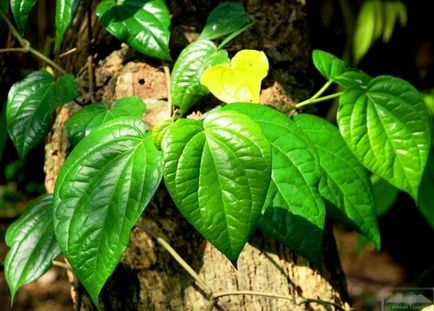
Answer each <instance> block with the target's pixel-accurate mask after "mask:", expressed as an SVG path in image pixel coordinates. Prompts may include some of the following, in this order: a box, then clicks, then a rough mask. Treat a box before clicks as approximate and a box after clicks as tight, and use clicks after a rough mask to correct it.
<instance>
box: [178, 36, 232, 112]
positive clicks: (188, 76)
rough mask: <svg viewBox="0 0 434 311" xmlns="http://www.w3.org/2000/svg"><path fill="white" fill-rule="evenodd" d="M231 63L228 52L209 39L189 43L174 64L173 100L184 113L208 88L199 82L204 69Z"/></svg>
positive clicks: (206, 92)
mask: <svg viewBox="0 0 434 311" xmlns="http://www.w3.org/2000/svg"><path fill="white" fill-rule="evenodd" d="M222 63H229V57H228V53H227V52H226V51H224V50H218V49H217V47H216V46H215V44H214V43H213V42H211V41H208V40H198V41H195V42H193V43H191V44H189V45H188V46H187V47H186V48H185V49H184V50H182V52H181V54H179V57H178V59H177V60H176V62H175V65H174V66H173V70H172V75H171V79H170V89H171V91H170V92H171V94H172V102H173V104H174V105H175V106H177V107H179V113H180V114H181V115H182V114H184V113H185V112H187V111H188V110H189V109H190V108H191V107H192V106H193V105H195V104H196V103H197V102H198V101H199V100H200V99H201V98H202V96H204V95H207V94H208V89H207V88H206V87H204V86H202V85H201V84H200V82H199V79H200V77H201V76H202V73H203V71H204V70H205V69H206V68H208V67H210V66H213V65H216V64H222Z"/></svg>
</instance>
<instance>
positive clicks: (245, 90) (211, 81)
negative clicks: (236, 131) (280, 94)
mask: <svg viewBox="0 0 434 311" xmlns="http://www.w3.org/2000/svg"><path fill="white" fill-rule="evenodd" d="M268 67H269V66H268V59H267V56H265V53H264V52H260V51H255V50H241V51H239V52H238V53H237V54H235V56H234V57H233V58H232V60H231V63H230V64H219V65H215V66H212V67H209V68H207V69H206V70H205V71H204V73H203V75H202V77H201V78H200V83H202V84H203V85H205V86H206V87H207V88H208V90H209V91H210V92H211V93H212V94H213V95H214V96H215V97H217V98H218V99H220V100H221V101H223V102H225V103H232V102H237V101H238V102H258V101H259V93H260V91H261V82H262V79H264V78H265V77H266V76H267V73H268Z"/></svg>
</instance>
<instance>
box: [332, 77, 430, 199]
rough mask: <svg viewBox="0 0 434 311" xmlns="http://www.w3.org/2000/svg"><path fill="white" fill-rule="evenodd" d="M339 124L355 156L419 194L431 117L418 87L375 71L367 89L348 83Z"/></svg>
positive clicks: (394, 182) (342, 101)
mask: <svg viewBox="0 0 434 311" xmlns="http://www.w3.org/2000/svg"><path fill="white" fill-rule="evenodd" d="M339 103H340V105H339V110H338V116H337V117H338V124H339V129H340V131H341V134H342V136H343V137H344V139H345V141H346V142H347V144H348V146H349V147H350V149H351V150H352V152H353V153H354V154H355V155H356V157H357V158H358V159H359V161H360V162H361V163H362V164H363V165H364V166H365V167H366V168H368V169H369V170H370V171H372V172H373V173H375V174H377V175H378V176H380V177H381V178H384V179H385V180H387V181H388V182H390V183H391V184H392V185H394V186H395V187H397V188H398V189H401V190H403V191H406V192H408V193H409V194H411V195H412V196H413V198H415V199H416V198H417V192H418V188H419V183H420V180H421V178H422V174H423V171H424V168H425V164H426V161H427V157H428V152H429V148H430V140H431V135H430V134H431V133H430V128H431V124H430V119H429V115H428V111H427V108H426V107H425V103H424V102H423V99H422V97H421V95H420V94H419V92H418V91H417V90H416V89H415V88H413V87H412V86H411V85H410V84H409V83H408V82H406V81H404V80H401V79H398V78H395V77H390V76H379V77H376V78H374V79H372V80H371V82H369V84H368V86H367V89H366V90H363V89H360V88H358V89H355V88H349V89H346V90H345V91H344V92H343V94H342V95H341V96H340V98H339Z"/></svg>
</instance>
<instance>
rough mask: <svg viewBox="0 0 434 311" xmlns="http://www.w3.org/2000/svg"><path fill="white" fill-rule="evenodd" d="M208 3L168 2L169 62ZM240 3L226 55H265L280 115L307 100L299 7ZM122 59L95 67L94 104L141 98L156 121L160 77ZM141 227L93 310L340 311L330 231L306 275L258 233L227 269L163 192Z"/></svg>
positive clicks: (269, 93) (52, 149)
mask: <svg viewBox="0 0 434 311" xmlns="http://www.w3.org/2000/svg"><path fill="white" fill-rule="evenodd" d="M217 2H218V1H202V0H191V1H187V0H179V1H171V4H170V6H171V12H172V14H173V16H172V27H173V33H174V35H173V37H172V42H173V44H172V45H173V46H174V49H173V50H172V52H174V53H173V54H176V52H177V51H176V49H177V48H179V49H180V48H182V46H185V45H186V44H187V43H188V41H189V40H192V39H195V37H196V36H197V33H198V30H200V29H201V28H202V27H203V24H204V22H205V17H206V16H207V14H208V12H209V11H210V10H211V8H212V7H214V6H215V5H216V3H217ZM241 2H242V3H243V4H244V6H245V8H246V9H247V10H248V11H249V13H250V14H251V15H252V16H253V17H254V19H255V20H256V21H257V24H256V26H255V27H253V28H252V29H251V30H249V31H247V32H246V33H244V34H242V35H241V36H240V37H238V38H237V39H236V40H234V42H233V43H232V44H231V45H230V46H229V47H228V48H229V49H230V50H231V51H237V50H240V49H246V48H250V49H258V50H264V51H265V52H266V54H267V56H268V57H269V59H270V64H271V70H270V74H269V77H268V78H267V79H266V81H265V82H264V85H263V86H265V89H264V91H263V92H262V94H261V101H262V102H264V103H266V104H269V105H273V106H275V107H277V108H278V109H280V110H281V111H285V107H286V106H288V105H292V104H293V103H294V102H295V101H298V100H301V99H305V98H307V96H308V94H309V91H310V90H309V86H310V85H311V81H310V80H309V78H308V74H307V73H308V69H309V68H308V66H309V65H308V64H309V63H310V49H309V38H308V29H307V24H306V12H305V1H304V0H274V1H271V0H269V1H266V0H245V1H241ZM178 52H179V51H178ZM125 55H126V50H125V49H123V50H121V51H117V52H115V53H113V54H112V55H111V56H110V57H109V58H108V59H106V61H105V62H104V63H102V65H101V66H100V68H99V69H98V72H97V79H96V82H97V87H98V86H99V87H100V89H101V91H102V93H101V94H100V95H101V96H102V98H104V99H105V100H106V101H111V100H114V99H116V98H117V97H120V96H127V95H133V94H134V95H140V96H141V97H142V98H143V99H145V102H156V103H157V106H158V107H164V109H162V110H161V109H159V110H158V111H157V112H156V114H157V118H158V115H159V114H160V115H161V114H163V115H164V114H166V113H168V112H167V111H166V110H167V109H168V108H167V106H164V103H163V102H162V101H164V100H165V99H167V97H168V96H167V85H166V83H165V75H164V72H163V70H162V69H161V68H160V67H152V66H150V64H145V63H138V62H134V63H133V62H130V63H128V64H126V65H125V64H124V63H125V59H124V58H125ZM154 63H155V61H154ZM143 79H144V80H143ZM140 80H142V81H140ZM98 81H100V83H99V82H98ZM107 81H109V82H108V83H107ZM143 81H145V82H144V83H142V82H143ZM102 84H105V85H102ZM68 109H70V107H69V108H68V107H65V108H63V109H62V111H60V113H59V115H58V117H57V119H56V122H55V126H54V128H53V131H52V134H51V135H50V138H49V140H48V143H47V145H46V168H45V169H46V173H47V190H49V191H50V190H52V187H53V181H54V179H55V176H56V175H57V171H58V168H59V166H60V165H61V164H62V162H63V159H64V156H65V154H66V148H67V145H66V144H65V136H64V134H63V131H62V127H63V126H62V124H63V122H64V121H65V118H67V116H68V114H69V110H68ZM154 114H155V111H154ZM153 117H155V115H154V116H153ZM140 222H141V227H146V231H144V230H142V229H140V228H138V227H136V228H135V229H134V230H133V231H132V233H131V239H130V243H129V245H128V248H127V249H126V251H125V253H124V255H123V257H122V260H121V262H120V264H119V265H118V267H117V269H116V270H115V272H114V273H113V275H112V276H111V278H110V279H109V281H108V283H107V284H106V286H105V287H104V289H103V291H102V293H101V296H100V298H101V308H102V310H122V311H126V310H225V311H226V310H249V311H251V310H341V309H349V306H348V297H347V295H346V289H345V288H346V287H345V279H344V275H343V273H342V270H341V267H340V265H339V258H338V256H337V250H336V246H335V243H334V237H333V235H332V232H331V229H330V226H329V225H328V226H327V228H326V231H325V237H324V241H325V242H324V260H323V264H322V266H321V267H320V268H314V267H313V266H312V265H310V264H309V262H307V261H306V260H305V259H304V258H302V257H300V256H298V255H296V254H295V253H293V252H291V251H290V250H289V249H288V248H287V247H285V246H283V245H282V244H280V243H277V242H275V241H274V240H272V239H270V238H267V237H264V236H263V235H262V234H260V233H256V234H254V236H253V237H252V238H251V240H250V242H249V243H248V244H247V245H246V247H245V248H244V250H243V252H242V253H241V256H240V258H239V260H238V266H237V268H235V267H233V266H232V265H231V263H230V262H229V261H228V260H227V259H226V258H225V257H224V256H223V255H222V254H221V253H220V252H219V251H218V250H216V249H215V248H214V247H213V246H211V245H210V244H209V243H208V242H206V241H205V240H204V239H203V238H202V237H201V236H200V235H199V234H198V233H197V232H196V231H195V230H194V229H193V228H192V227H191V226H190V225H189V224H188V223H187V222H186V220H184V219H183V217H182V216H181V215H180V213H179V212H178V211H177V210H176V207H174V205H173V203H172V201H171V199H170V197H169V196H168V194H167V192H166V190H165V189H164V187H163V186H161V188H160V189H159V190H158V192H157V194H156V196H155V198H154V199H153V201H152V203H151V204H150V206H149V207H148V208H147V209H146V211H145V212H144V214H143V216H142V219H141V220H140ZM147 232H148V233H147ZM149 232H152V234H153V235H154V236H151V235H150V234H149ZM155 236H159V237H162V238H163V239H164V240H166V241H168V242H169V243H170V245H171V246H172V247H173V248H174V249H175V250H176V251H177V252H178V253H179V254H180V255H181V257H182V258H183V259H184V260H185V261H186V262H187V263H188V264H189V265H190V266H191V267H192V268H193V269H194V271H196V273H197V274H198V275H199V276H200V277H201V278H202V279H203V281H204V283H206V286H207V287H208V288H210V289H211V290H212V292H213V294H214V298H215V299H213V298H211V297H207V293H205V292H204V290H203V288H201V287H200V286H198V284H197V283H195V281H194V280H193V278H192V277H191V276H190V275H189V274H188V273H187V272H186V271H185V270H184V269H183V268H182V267H181V266H180V265H179V263H178V262H177V261H176V260H174V258H173V257H172V255H170V254H169V252H167V250H166V249H165V248H163V247H162V246H161V245H160V244H158V243H157V239H156V238H155ZM243 291H244V293H243ZM245 291H250V292H249V293H245ZM253 292H260V293H262V294H263V295H259V294H257V293H256V294H255V293H253ZM79 296H80V298H82V299H79V300H80V304H81V309H82V310H95V307H94V306H92V304H91V303H90V300H89V298H88V296H87V295H86V294H83V296H82V297H81V295H78V296H77V294H76V293H73V299H75V300H77V298H78V297H79Z"/></svg>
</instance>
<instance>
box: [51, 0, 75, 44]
mask: <svg viewBox="0 0 434 311" xmlns="http://www.w3.org/2000/svg"><path fill="white" fill-rule="evenodd" d="M78 3H79V0H56V16H55V24H56V38H55V44H54V46H55V48H54V49H55V50H56V51H58V50H59V48H60V44H61V43H62V39H63V35H64V33H65V30H66V29H67V28H68V26H69V23H70V22H71V19H72V16H73V15H74V12H75V10H76V9H77V6H78Z"/></svg>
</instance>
